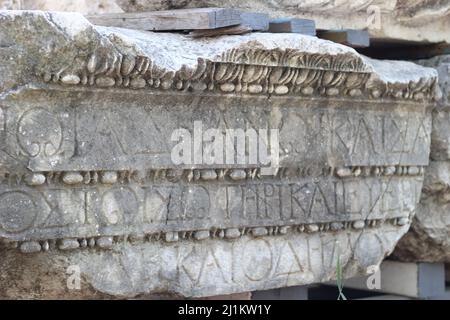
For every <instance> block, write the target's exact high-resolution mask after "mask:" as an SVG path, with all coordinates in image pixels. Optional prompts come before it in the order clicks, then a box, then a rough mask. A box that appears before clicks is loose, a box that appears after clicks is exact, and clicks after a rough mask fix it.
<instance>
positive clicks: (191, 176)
mask: <svg viewBox="0 0 450 320" xmlns="http://www.w3.org/2000/svg"><path fill="white" fill-rule="evenodd" d="M262 169H263V168H245V169H149V170H121V171H51V172H34V173H4V174H3V176H2V177H0V179H2V180H3V181H2V182H6V183H16V184H22V183H25V184H27V185H29V186H38V185H44V184H46V183H63V184H66V185H77V184H91V185H92V184H116V183H129V182H136V183H143V182H152V181H168V182H178V181H187V182H193V181H194V182H195V181H201V182H207V181H245V180H262V179H284V178H296V177H326V176H335V177H338V178H352V177H370V176H371V177H377V176H419V175H422V174H423V172H424V167H422V166H354V167H340V168H332V167H325V168H313V167H310V168H308V167H305V168H289V167H283V168H277V169H274V172H273V173H271V174H264V173H263V172H262V171H261V170H262ZM266 169H269V168H266Z"/></svg>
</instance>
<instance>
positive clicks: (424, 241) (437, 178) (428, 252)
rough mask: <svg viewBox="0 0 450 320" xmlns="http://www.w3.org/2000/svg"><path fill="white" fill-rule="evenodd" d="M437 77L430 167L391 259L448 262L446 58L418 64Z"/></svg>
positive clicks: (449, 60) (449, 77)
mask: <svg viewBox="0 0 450 320" xmlns="http://www.w3.org/2000/svg"><path fill="white" fill-rule="evenodd" d="M419 63H420V64H423V65H425V66H429V67H434V68H436V70H437V71H438V74H439V86H440V88H441V91H442V96H441V98H440V99H439V100H438V103H437V107H436V109H435V110H434V111H433V113H432V115H433V127H432V133H431V154H430V159H431V160H430V166H429V167H427V168H426V170H425V172H426V174H425V181H424V186H423V193H422V195H421V200H420V204H419V206H418V207H417V212H416V216H415V218H414V220H413V224H412V227H411V230H410V231H409V232H408V234H407V235H405V236H404V237H403V238H402V240H401V241H400V243H399V245H398V247H397V249H396V250H395V252H394V257H395V258H397V259H400V260H403V261H427V262H450V238H449V236H450V56H439V57H436V58H433V59H430V60H426V61H419Z"/></svg>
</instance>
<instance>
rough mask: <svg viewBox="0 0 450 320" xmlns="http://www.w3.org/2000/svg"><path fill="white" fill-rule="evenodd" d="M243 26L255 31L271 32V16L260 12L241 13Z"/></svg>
mask: <svg viewBox="0 0 450 320" xmlns="http://www.w3.org/2000/svg"><path fill="white" fill-rule="evenodd" d="M241 20H242V24H243V25H245V26H249V27H250V28H252V30H254V31H267V30H269V21H270V18H269V15H267V14H265V13H259V12H242V13H241Z"/></svg>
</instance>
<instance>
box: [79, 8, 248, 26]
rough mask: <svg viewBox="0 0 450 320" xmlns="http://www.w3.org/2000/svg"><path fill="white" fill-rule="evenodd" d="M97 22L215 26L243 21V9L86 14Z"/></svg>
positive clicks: (103, 24) (105, 24) (133, 24)
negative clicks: (241, 10)
mask: <svg viewBox="0 0 450 320" xmlns="http://www.w3.org/2000/svg"><path fill="white" fill-rule="evenodd" d="M86 18H87V19H88V20H89V21H90V22H91V23H92V24H95V25H100V26H107V27H119V28H129V29H137V30H152V31H168V30H198V29H216V28H222V27H228V26H233V25H238V24H240V23H241V12H240V11H238V10H235V9H231V8H198V9H178V10H167V11H152V12H125V13H107V14H98V15H87V16H86Z"/></svg>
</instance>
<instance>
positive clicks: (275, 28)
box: [269, 18, 316, 36]
mask: <svg viewBox="0 0 450 320" xmlns="http://www.w3.org/2000/svg"><path fill="white" fill-rule="evenodd" d="M269 32H271V33H300V34H304V35H308V36H315V35H316V23H315V22H314V20H309V19H296V18H280V19H272V20H270V22H269Z"/></svg>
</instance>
